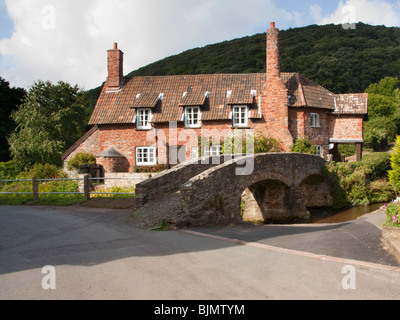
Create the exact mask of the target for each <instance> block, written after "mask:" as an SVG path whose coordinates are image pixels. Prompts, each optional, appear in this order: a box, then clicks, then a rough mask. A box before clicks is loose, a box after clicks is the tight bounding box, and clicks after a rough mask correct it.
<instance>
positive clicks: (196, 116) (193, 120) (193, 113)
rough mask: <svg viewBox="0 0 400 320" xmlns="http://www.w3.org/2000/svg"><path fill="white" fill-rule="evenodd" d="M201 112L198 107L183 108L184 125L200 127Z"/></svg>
mask: <svg viewBox="0 0 400 320" xmlns="http://www.w3.org/2000/svg"><path fill="white" fill-rule="evenodd" d="M200 121H201V112H200V107H186V108H185V127H186V128H200Z"/></svg>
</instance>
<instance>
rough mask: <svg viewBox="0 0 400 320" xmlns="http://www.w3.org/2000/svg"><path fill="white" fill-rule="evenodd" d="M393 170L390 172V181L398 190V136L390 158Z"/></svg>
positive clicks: (399, 170)
mask: <svg viewBox="0 0 400 320" xmlns="http://www.w3.org/2000/svg"><path fill="white" fill-rule="evenodd" d="M390 163H391V165H392V170H390V171H389V181H390V182H391V183H392V185H393V186H394V188H395V189H396V190H398V189H399V187H400V136H397V138H396V143H395V146H394V151H393V153H392V154H391V156H390Z"/></svg>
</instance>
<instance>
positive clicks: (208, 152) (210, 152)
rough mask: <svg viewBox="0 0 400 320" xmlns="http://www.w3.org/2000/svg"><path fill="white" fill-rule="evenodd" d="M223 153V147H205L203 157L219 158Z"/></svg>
mask: <svg viewBox="0 0 400 320" xmlns="http://www.w3.org/2000/svg"><path fill="white" fill-rule="evenodd" d="M221 151H222V148H221V146H212V147H204V149H203V156H204V157H210V156H219V155H221Z"/></svg>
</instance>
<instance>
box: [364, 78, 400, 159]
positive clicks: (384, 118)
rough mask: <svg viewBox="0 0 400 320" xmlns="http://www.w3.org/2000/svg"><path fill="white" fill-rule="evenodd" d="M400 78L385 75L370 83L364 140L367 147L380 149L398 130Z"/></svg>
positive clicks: (367, 90)
mask: <svg viewBox="0 0 400 320" xmlns="http://www.w3.org/2000/svg"><path fill="white" fill-rule="evenodd" d="M399 86H400V80H399V79H398V78H393V77H385V78H383V79H382V80H381V81H379V82H378V83H373V84H371V85H370V86H369V87H368V88H367V89H366V90H365V92H367V93H368V122H366V124H365V131H364V140H365V144H366V146H367V147H369V148H372V149H373V150H375V151H380V150H381V149H384V148H385V147H387V146H388V143H389V141H392V140H394V139H395V137H396V134H398V133H399V132H400V89H399Z"/></svg>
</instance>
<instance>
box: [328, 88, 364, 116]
mask: <svg viewBox="0 0 400 320" xmlns="http://www.w3.org/2000/svg"><path fill="white" fill-rule="evenodd" d="M335 100H336V109H335V112H334V113H335V114H367V113H368V93H350V94H337V95H336V96H335Z"/></svg>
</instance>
